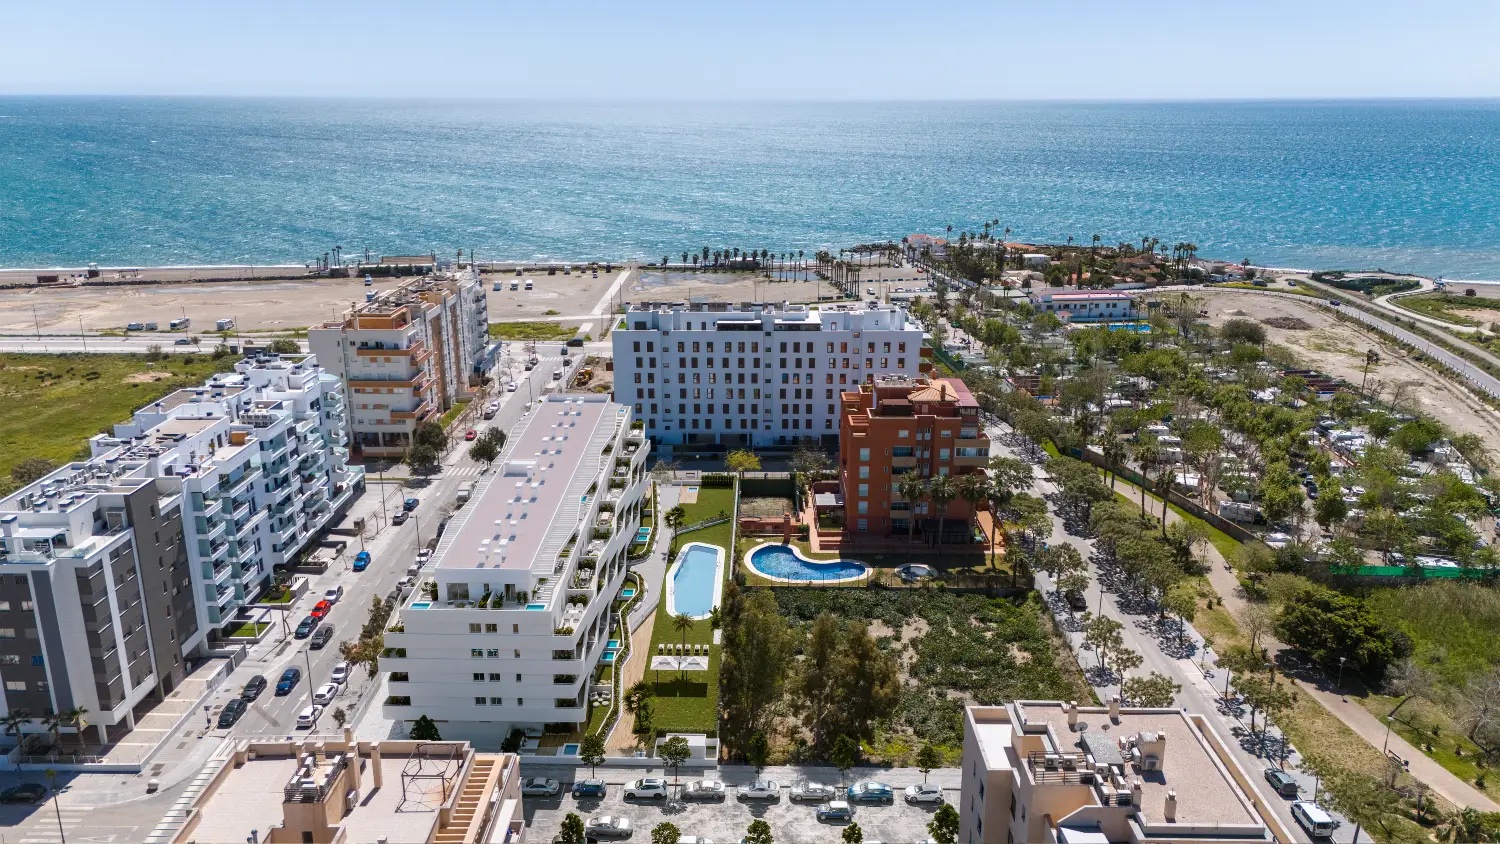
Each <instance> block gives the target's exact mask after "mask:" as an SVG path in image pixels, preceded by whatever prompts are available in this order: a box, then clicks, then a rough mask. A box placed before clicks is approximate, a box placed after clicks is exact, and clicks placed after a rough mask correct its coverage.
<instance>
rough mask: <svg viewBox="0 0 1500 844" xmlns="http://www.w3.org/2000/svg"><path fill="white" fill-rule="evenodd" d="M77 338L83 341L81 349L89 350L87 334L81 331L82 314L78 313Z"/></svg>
mask: <svg viewBox="0 0 1500 844" xmlns="http://www.w3.org/2000/svg"><path fill="white" fill-rule="evenodd" d="M78 339H80V340H82V341H83V350H84V351H85V352H87V351H88V350H89V338H88V335H86V334H84V333H83V314H79V315H78Z"/></svg>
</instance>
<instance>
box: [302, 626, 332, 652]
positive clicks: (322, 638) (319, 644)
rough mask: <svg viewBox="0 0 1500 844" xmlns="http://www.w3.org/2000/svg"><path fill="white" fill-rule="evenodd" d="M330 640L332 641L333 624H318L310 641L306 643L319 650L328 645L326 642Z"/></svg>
mask: <svg viewBox="0 0 1500 844" xmlns="http://www.w3.org/2000/svg"><path fill="white" fill-rule="evenodd" d="M331 641H333V625H332V624H319V625H318V629H317V630H314V631H313V634H312V641H311V642H308V643H307V644H308V646H309V647H311V648H312V649H313V650H315V651H321V650H323V649H324V648H326V647H328V643H329V642H331Z"/></svg>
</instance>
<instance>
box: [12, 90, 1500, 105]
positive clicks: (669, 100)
mask: <svg viewBox="0 0 1500 844" xmlns="http://www.w3.org/2000/svg"><path fill="white" fill-rule="evenodd" d="M0 99H58V100H61V99H111V100H131V99H137V100H144V99H158V100H303V101H308V102H314V101H319V100H343V101H347V100H367V101H370V102H412V101H419V102H433V103H462V102H472V103H525V104H549V103H569V104H578V105H747V104H761V105H830V104H832V105H881V104H885V105H944V104H1006V105H1173V104H1180V105H1188V104H1256V103H1298V104H1312V103H1424V102H1452V103H1465V102H1468V103H1492V102H1494V103H1500V94H1486V95H1445V94H1435V95H1420V96H1411V95H1406V96H1347V95H1346V96H1339V95H1321V96H1243V97H1236V96H1227V97H1128V98H1127V97H1122V98H1103V97H1004V98H1002V97H739V98H726V97H719V98H709V97H619V98H601V97H588V96H570V95H561V96H550V97H540V96H537V97H533V96H484V95H461V94H458V95H454V94H445V95H427V94H393V95H385V94H334V93H327V94H292V93H278V94H268V93H259V94H253V93H156V92H144V93H101V92H66V93H58V92H53V93H35V92H0Z"/></svg>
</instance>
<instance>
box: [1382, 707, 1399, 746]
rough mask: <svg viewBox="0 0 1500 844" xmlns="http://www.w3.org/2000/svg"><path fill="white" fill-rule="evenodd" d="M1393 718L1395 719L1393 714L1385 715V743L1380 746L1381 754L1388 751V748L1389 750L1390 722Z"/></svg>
mask: <svg viewBox="0 0 1500 844" xmlns="http://www.w3.org/2000/svg"><path fill="white" fill-rule="evenodd" d="M1395 720H1396V716H1394V715H1387V716H1385V743H1384V744H1382V745H1381V746H1380V752H1381V753H1382V754H1385V753H1387V752H1389V750H1390V746H1391V722H1393V721H1395Z"/></svg>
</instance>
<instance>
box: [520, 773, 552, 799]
mask: <svg viewBox="0 0 1500 844" xmlns="http://www.w3.org/2000/svg"><path fill="white" fill-rule="evenodd" d="M561 792H562V783H560V782H558V781H557V780H549V779H547V778H546V777H527V778H526V779H524V780H521V794H523V795H525V796H527V797H556V796H557V795H558V794H560V793H561Z"/></svg>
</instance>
